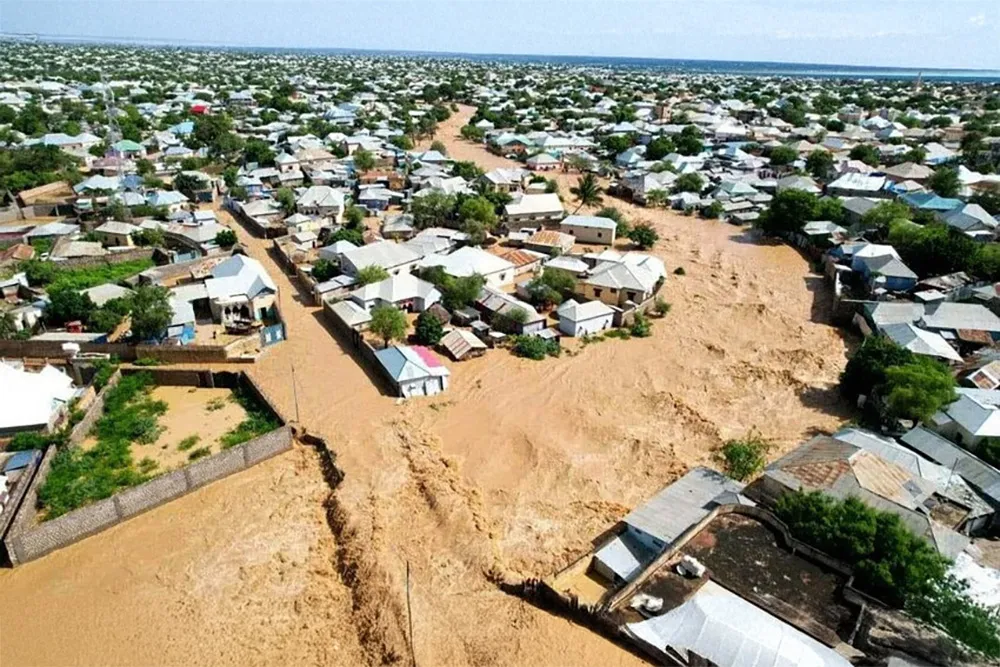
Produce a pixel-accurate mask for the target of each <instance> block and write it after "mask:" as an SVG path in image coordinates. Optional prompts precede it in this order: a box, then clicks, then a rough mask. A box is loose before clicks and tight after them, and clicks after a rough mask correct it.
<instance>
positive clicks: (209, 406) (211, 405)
mask: <svg viewBox="0 0 1000 667" xmlns="http://www.w3.org/2000/svg"><path fill="white" fill-rule="evenodd" d="M224 407H226V399H224V398H213V399H212V400H210V401H209V402H208V403H206V404H205V410H207V411H208V412H215V411H217V410H221V409H222V408H224Z"/></svg>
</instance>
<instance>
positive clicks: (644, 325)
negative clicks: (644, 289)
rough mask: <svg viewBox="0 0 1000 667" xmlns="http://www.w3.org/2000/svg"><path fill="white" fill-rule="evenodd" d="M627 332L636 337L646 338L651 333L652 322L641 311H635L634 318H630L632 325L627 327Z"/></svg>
mask: <svg viewBox="0 0 1000 667" xmlns="http://www.w3.org/2000/svg"><path fill="white" fill-rule="evenodd" d="M628 331H629V333H630V334H632V335H633V336H635V337H636V338H647V337H649V336H650V335H652V333H653V332H652V324H651V323H650V321H649V318H648V317H646V316H645V315H643V314H642V313H636V314H635V318H634V319H633V320H632V326H630V327H629V329H628Z"/></svg>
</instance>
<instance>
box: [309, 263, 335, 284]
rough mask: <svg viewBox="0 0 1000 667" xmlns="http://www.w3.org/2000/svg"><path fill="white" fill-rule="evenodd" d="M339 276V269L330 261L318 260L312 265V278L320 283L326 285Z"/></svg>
mask: <svg viewBox="0 0 1000 667" xmlns="http://www.w3.org/2000/svg"><path fill="white" fill-rule="evenodd" d="M335 275H337V267H336V266H334V264H333V262H331V261H330V260H328V259H317V260H316V261H315V262H314V263H313V265H312V277H313V278H314V279H315V280H316V282H318V283H325V282H326V281H327V280H329V279H330V278H333V277H334V276H335Z"/></svg>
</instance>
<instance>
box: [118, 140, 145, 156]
mask: <svg viewBox="0 0 1000 667" xmlns="http://www.w3.org/2000/svg"><path fill="white" fill-rule="evenodd" d="M114 149H115V150H116V151H119V152H122V153H137V152H139V151H141V150H142V144H137V143H136V142H134V141H132V140H131V139H122V140H121V141H119V142H117V143H116V144H115V145H114Z"/></svg>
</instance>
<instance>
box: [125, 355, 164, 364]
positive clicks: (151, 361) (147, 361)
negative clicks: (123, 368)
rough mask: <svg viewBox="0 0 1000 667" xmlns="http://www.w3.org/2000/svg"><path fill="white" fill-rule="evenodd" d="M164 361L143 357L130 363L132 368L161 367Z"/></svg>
mask: <svg viewBox="0 0 1000 667" xmlns="http://www.w3.org/2000/svg"><path fill="white" fill-rule="evenodd" d="M165 363H166V362H165V361H162V360H160V359H156V358H154V357H143V358H142V359H136V360H135V361H133V362H132V365H133V366H162V365H163V364H165Z"/></svg>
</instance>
